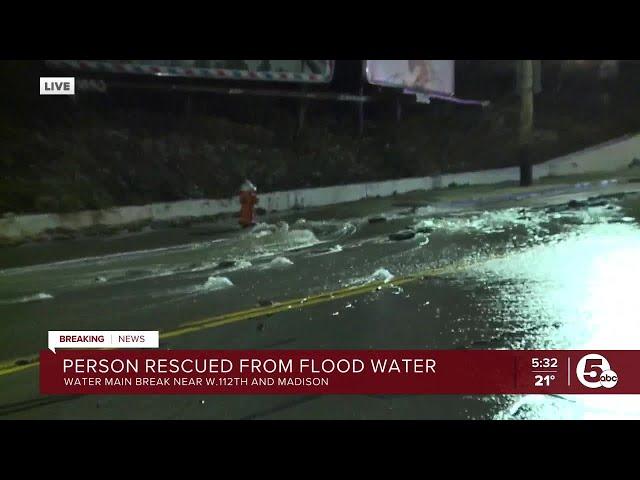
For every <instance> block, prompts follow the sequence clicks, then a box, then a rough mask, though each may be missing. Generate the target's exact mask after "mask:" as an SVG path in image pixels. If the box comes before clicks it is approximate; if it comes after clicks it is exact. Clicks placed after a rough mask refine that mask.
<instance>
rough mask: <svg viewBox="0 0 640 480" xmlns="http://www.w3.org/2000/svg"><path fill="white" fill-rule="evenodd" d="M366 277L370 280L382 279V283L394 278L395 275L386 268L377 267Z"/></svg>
mask: <svg viewBox="0 0 640 480" xmlns="http://www.w3.org/2000/svg"><path fill="white" fill-rule="evenodd" d="M368 278H369V281H370V282H380V281H382V282H384V283H389V282H390V281H391V280H393V279H394V278H395V276H394V275H393V274H392V273H391V272H390V271H389V270H387V269H386V268H379V269H378V270H376V271H375V272H373V274H372V275H370V276H369V277H368Z"/></svg>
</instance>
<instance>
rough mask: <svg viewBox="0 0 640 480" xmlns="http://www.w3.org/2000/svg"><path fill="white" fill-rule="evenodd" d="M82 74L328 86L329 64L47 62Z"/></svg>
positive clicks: (207, 61)
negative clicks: (99, 73)
mask: <svg viewBox="0 0 640 480" xmlns="http://www.w3.org/2000/svg"><path fill="white" fill-rule="evenodd" d="M46 63H47V64H48V65H50V66H52V67H60V68H71V69H74V70H80V71H86V72H106V73H120V74H137V75H151V76H157V77H191V78H211V79H221V80H254V81H262V82H291V83H328V82H330V81H331V79H332V77H333V67H334V61H333V60H47V62H46Z"/></svg>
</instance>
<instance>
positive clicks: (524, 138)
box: [520, 60, 533, 145]
mask: <svg viewBox="0 0 640 480" xmlns="http://www.w3.org/2000/svg"><path fill="white" fill-rule="evenodd" d="M520 62H521V65H520V75H521V77H520V144H521V145H528V144H529V142H530V141H531V136H532V132H533V60H520Z"/></svg>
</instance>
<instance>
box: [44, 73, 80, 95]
mask: <svg viewBox="0 0 640 480" xmlns="http://www.w3.org/2000/svg"><path fill="white" fill-rule="evenodd" d="M75 94H76V79H75V77H40V95H75Z"/></svg>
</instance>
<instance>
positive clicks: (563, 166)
mask: <svg viewBox="0 0 640 480" xmlns="http://www.w3.org/2000/svg"><path fill="white" fill-rule="evenodd" d="M634 158H640V134H635V135H627V136H624V137H622V138H618V139H615V140H611V141H609V142H606V143H603V144H600V145H595V146H593V147H590V148H587V149H585V150H581V151H579V152H575V153H572V154H570V155H565V156H563V157H559V158H555V159H553V160H549V161H547V162H544V163H542V164H538V165H535V166H534V168H533V177H534V179H539V178H541V177H546V176H562V175H575V174H580V173H591V172H606V171H615V170H620V169H622V168H626V167H627V166H628V165H629V164H630V163H631V161H632V160H633V159H634ZM518 179H519V169H518V168H517V167H507V168H499V169H493V170H482V171H476V172H464V173H451V174H445V175H438V176H434V177H419V178H404V179H399V180H387V181H382V182H371V183H357V184H351V185H338V186H333V187H321V188H305V189H299V190H289V191H282V192H271V193H264V194H261V195H259V199H260V203H259V204H258V206H259V207H262V208H264V209H266V210H267V211H282V210H289V209H293V208H305V207H321V206H325V205H332V204H337V203H344V202H353V201H356V200H361V199H363V198H370V197H388V196H391V195H394V194H401V193H406V192H410V191H414V190H431V189H434V188H444V187H447V186H449V185H450V184H452V183H455V184H457V185H486V184H494V183H501V182H509V181H517V180H518ZM238 210H239V203H238V200H237V198H227V199H208V200H207V199H205V200H183V201H179V202H171V203H153V204H150V205H143V206H130V207H114V208H108V209H104V210H86V211H81V212H74V213H65V214H57V213H43V214H35V215H16V216H5V217H4V218H1V219H0V240H4V241H7V240H8V241H20V240H25V239H30V238H34V237H37V236H38V235H41V234H43V233H45V232H46V231H48V230H54V229H64V230H69V231H75V230H81V229H84V228H88V227H96V226H102V227H121V226H126V225H129V224H135V223H142V222H151V221H171V220H176V219H180V218H189V217H191V218H194V217H205V216H213V215H219V214H229V213H234V212H236V211H238Z"/></svg>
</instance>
